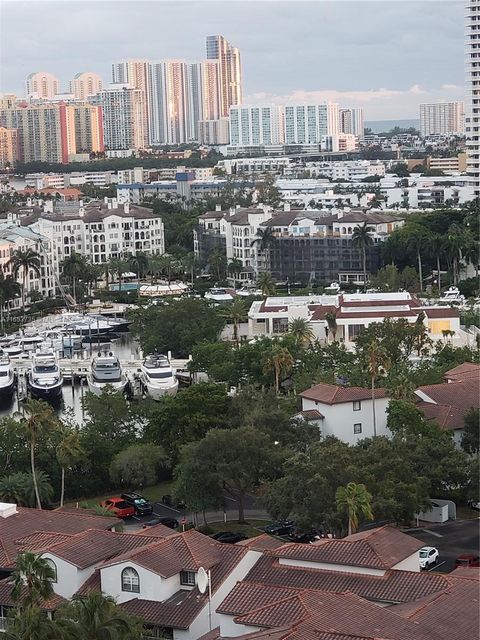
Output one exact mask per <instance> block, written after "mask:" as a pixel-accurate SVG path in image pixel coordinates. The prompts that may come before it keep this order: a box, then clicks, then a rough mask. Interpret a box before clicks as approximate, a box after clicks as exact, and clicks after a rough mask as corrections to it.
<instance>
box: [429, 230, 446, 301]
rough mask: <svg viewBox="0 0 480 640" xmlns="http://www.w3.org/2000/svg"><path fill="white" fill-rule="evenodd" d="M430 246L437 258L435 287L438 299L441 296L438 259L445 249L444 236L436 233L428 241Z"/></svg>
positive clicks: (439, 263)
mask: <svg viewBox="0 0 480 640" xmlns="http://www.w3.org/2000/svg"><path fill="white" fill-rule="evenodd" d="M430 246H431V248H432V251H433V253H434V254H435V256H436V258H437V285H438V297H440V296H441V295H442V275H441V273H440V268H441V262H440V259H441V255H442V253H443V252H444V251H445V248H446V242H445V236H443V235H440V234H439V233H436V234H435V235H434V236H432V238H431V240H430Z"/></svg>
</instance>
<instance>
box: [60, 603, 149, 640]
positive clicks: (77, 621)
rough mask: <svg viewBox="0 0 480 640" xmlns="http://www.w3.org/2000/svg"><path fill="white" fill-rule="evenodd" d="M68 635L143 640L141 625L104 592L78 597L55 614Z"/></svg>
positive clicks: (81, 638) (102, 639)
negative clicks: (141, 639)
mask: <svg viewBox="0 0 480 640" xmlns="http://www.w3.org/2000/svg"><path fill="white" fill-rule="evenodd" d="M55 619H56V621H57V624H58V626H59V628H60V630H61V631H63V632H64V637H67V638H68V637H72V638H75V640H140V638H141V630H142V628H141V625H140V623H139V622H138V621H137V620H135V619H134V618H132V617H131V616H129V615H128V614H127V613H126V612H124V611H122V609H121V608H120V607H119V606H118V605H117V604H116V603H115V600H114V599H113V598H112V597H110V596H107V595H105V594H103V593H98V592H93V593H90V594H89V595H87V596H85V597H82V598H74V599H73V600H71V601H70V602H68V603H67V604H66V605H64V606H63V607H61V608H60V609H58V611H57V614H56V616H55Z"/></svg>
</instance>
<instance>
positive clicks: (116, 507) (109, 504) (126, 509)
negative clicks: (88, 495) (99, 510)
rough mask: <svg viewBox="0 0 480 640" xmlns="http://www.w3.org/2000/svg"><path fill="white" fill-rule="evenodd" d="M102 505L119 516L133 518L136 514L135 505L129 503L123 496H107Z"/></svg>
mask: <svg viewBox="0 0 480 640" xmlns="http://www.w3.org/2000/svg"><path fill="white" fill-rule="evenodd" d="M100 506H101V507H103V508H104V509H108V511H111V512H112V513H114V514H115V515H116V516H117V518H131V517H132V516H134V515H135V507H132V506H130V505H128V504H127V503H126V502H125V500H123V498H107V499H106V500H104V501H103V502H101V503H100Z"/></svg>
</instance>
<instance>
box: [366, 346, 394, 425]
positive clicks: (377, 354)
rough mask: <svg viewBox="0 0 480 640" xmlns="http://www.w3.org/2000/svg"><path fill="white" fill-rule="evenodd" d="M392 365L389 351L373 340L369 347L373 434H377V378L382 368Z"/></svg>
mask: <svg viewBox="0 0 480 640" xmlns="http://www.w3.org/2000/svg"><path fill="white" fill-rule="evenodd" d="M389 365H390V362H389V359H388V356H387V353H386V351H385V349H384V348H383V347H382V345H381V344H380V343H379V342H377V341H376V340H372V342H371V343H370V345H369V347H368V364H367V366H368V373H369V374H370V380H371V386H372V414H373V435H374V437H375V436H376V435H377V412H376V408H375V380H376V379H377V377H378V375H379V374H380V372H381V370H382V369H384V370H386V369H387V368H388V366H389Z"/></svg>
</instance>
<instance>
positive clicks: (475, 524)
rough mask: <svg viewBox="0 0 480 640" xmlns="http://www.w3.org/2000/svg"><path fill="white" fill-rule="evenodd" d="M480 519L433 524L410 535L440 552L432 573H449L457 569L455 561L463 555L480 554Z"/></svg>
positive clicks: (410, 531) (411, 531)
mask: <svg viewBox="0 0 480 640" xmlns="http://www.w3.org/2000/svg"><path fill="white" fill-rule="evenodd" d="M479 529H480V519H476V520H456V521H454V522H447V523H445V524H442V525H436V524H432V525H430V526H428V525H427V526H425V527H422V528H421V529H409V530H408V533H409V534H410V535H411V536H414V537H415V538H418V539H419V540H421V541H422V542H424V543H425V545H426V546H427V545H428V546H429V547H436V548H437V549H438V550H439V552H440V558H439V562H438V564H437V566H436V567H433V568H432V569H431V571H437V572H439V573H449V572H450V571H452V570H453V569H454V568H455V559H456V558H457V557H458V556H459V555H460V554H462V553H473V554H477V555H478V553H479V548H480V540H479Z"/></svg>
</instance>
